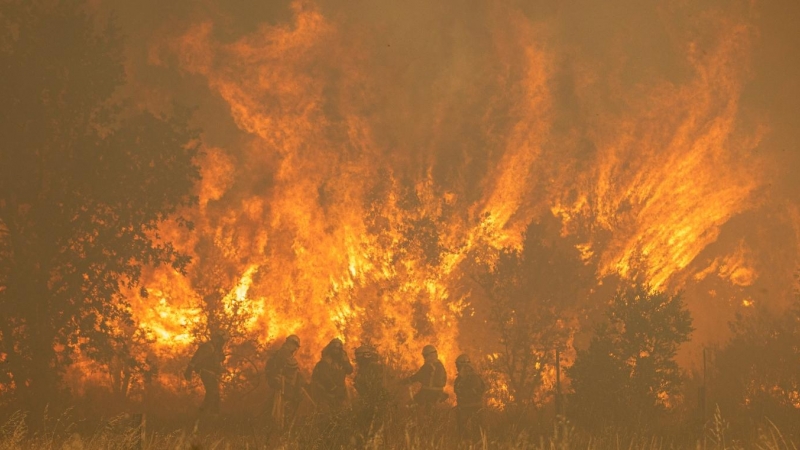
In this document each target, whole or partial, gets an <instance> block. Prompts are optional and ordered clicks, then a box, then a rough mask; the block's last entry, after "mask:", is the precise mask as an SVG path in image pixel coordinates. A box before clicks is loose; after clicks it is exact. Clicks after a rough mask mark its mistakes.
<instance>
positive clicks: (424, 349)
mask: <svg viewBox="0 0 800 450" xmlns="http://www.w3.org/2000/svg"><path fill="white" fill-rule="evenodd" d="M434 353H436V347H434V346H432V345H430V344H428V345H426V346H425V347H422V356H428V355H432V354H434Z"/></svg>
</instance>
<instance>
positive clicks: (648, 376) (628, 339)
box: [567, 283, 692, 425]
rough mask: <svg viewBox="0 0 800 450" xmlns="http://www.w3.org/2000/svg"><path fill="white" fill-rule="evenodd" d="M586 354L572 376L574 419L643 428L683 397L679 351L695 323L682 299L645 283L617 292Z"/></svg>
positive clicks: (589, 422) (573, 370)
mask: <svg viewBox="0 0 800 450" xmlns="http://www.w3.org/2000/svg"><path fill="white" fill-rule="evenodd" d="M606 319H607V320H606V322H603V323H601V324H600V325H598V327H597V329H596V331H595V336H594V338H593V339H592V341H591V343H590V344H589V348H588V349H587V350H581V351H579V352H578V356H577V358H576V360H575V364H574V365H573V366H572V367H570V368H569V369H568V370H567V374H568V375H569V377H570V379H571V382H572V387H573V389H574V395H573V396H572V399H571V400H570V407H571V413H572V417H573V418H574V419H576V420H577V421H579V422H584V423H585V424H586V425H601V424H606V425H607V424H613V423H616V424H622V423H639V424H642V423H643V422H646V421H647V420H649V419H652V418H654V417H655V416H656V415H657V414H658V413H659V412H661V411H665V410H667V409H669V408H670V406H672V405H673V404H674V402H675V401H676V399H677V396H678V395H679V386H680V381H681V376H680V370H679V368H678V364H677V363H676V362H675V354H676V352H677V350H678V347H679V346H680V345H681V344H682V343H684V342H686V341H688V339H689V335H690V334H691V332H692V319H691V316H690V315H689V311H687V310H686V309H685V307H684V304H683V300H682V298H681V295H680V294H675V295H670V294H667V293H665V292H657V291H652V290H651V288H650V287H649V286H647V285H646V284H643V283H635V284H634V285H632V286H628V287H625V288H622V289H620V290H618V291H617V294H616V295H615V296H614V298H613V300H612V301H611V304H610V306H609V308H608V310H607V313H606Z"/></svg>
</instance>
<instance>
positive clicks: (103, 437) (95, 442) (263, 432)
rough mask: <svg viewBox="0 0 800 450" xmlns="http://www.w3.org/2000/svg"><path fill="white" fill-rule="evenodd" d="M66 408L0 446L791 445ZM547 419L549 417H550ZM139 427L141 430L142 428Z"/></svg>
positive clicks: (406, 415)
mask: <svg viewBox="0 0 800 450" xmlns="http://www.w3.org/2000/svg"><path fill="white" fill-rule="evenodd" d="M72 416H73V415H72V414H71V413H70V411H66V412H64V413H62V414H61V415H60V416H58V417H55V418H49V417H47V415H46V414H45V420H43V421H41V425H39V426H38V427H37V429H36V430H35V431H34V430H33V428H32V427H29V422H30V421H29V420H28V416H27V415H26V414H25V413H22V412H17V413H15V414H13V415H11V416H10V417H9V418H8V419H7V420H6V422H5V423H4V424H3V425H2V427H1V428H0V450H5V449H24V450H27V449H30V450H94V449H98V450H99V449H112V450H113V449H125V450H129V449H141V450H160V449H171V450H184V449H185V450H199V449H204V450H205V449H209V450H212V449H214V450H223V449H225V450H227V449H266V448H269V449H281V450H294V449H307V448H320V449H325V448H333V449H338V448H343V449H350V448H364V449H375V450H377V449H397V450H417V449H474V450H477V449H481V450H484V449H499V450H506V449H508V450H510V449H534V450H567V449H587V450H590V449H623V450H636V449H641V450H662V449H685V448H693V449H702V450H727V449H730V450H740V449H742V450H744V449H763V450H778V449H780V450H788V449H797V447H796V446H795V444H794V443H793V442H792V441H791V440H790V439H788V438H787V437H785V436H784V434H783V433H782V432H781V431H780V430H779V429H778V428H777V427H776V426H775V425H774V424H772V423H771V422H769V421H768V420H765V421H764V422H763V424H762V426H761V427H759V428H758V430H756V431H755V433H753V434H752V435H751V437H750V438H749V440H748V441H747V442H743V441H741V440H737V439H735V438H734V437H733V436H734V433H732V431H733V430H732V429H731V426H730V425H729V423H728V422H727V421H726V420H725V418H724V417H723V416H722V414H721V413H720V412H719V409H717V411H716V413H715V414H714V416H713V417H712V418H711V419H710V420H709V421H708V423H706V425H705V427H703V429H702V431H698V432H697V433H696V434H695V435H694V436H692V435H690V434H686V433H680V432H678V433H675V434H673V435H661V434H656V433H653V432H650V433H648V432H643V431H641V430H634V429H624V428H620V429H616V430H604V431H598V432H593V433H589V432H585V431H582V430H579V429H577V428H576V427H575V426H573V425H571V424H570V423H568V422H567V421H562V422H560V423H557V424H555V425H553V424H552V423H551V424H550V425H549V426H548V427H544V428H541V427H539V426H537V425H536V424H525V425H524V426H521V425H520V424H519V423H517V424H514V423H512V422H511V421H507V420H503V417H501V416H499V415H497V414H495V415H494V416H493V417H490V418H489V420H486V422H487V423H490V422H492V424H490V425H489V430H488V431H487V432H481V433H479V434H477V435H476V436H475V437H474V438H473V439H472V440H463V439H460V438H459V437H458V436H457V434H456V432H455V424H454V418H453V415H452V414H451V410H447V409H440V410H436V411H434V412H432V413H430V414H429V415H425V416H423V417H420V416H419V415H418V414H417V413H416V411H415V410H411V409H402V410H395V411H391V412H389V413H388V414H387V416H386V418H385V420H384V421H383V422H382V424H375V423H372V424H371V425H366V422H363V421H362V423H358V421H357V420H356V418H355V417H356V416H355V415H354V414H352V413H351V412H349V411H348V412H345V413H341V414H336V415H327V416H321V415H316V416H309V417H306V418H303V419H301V420H299V421H297V422H295V423H294V425H293V426H291V429H289V430H284V431H279V430H276V429H271V428H270V427H269V426H268V424H260V423H259V422H260V420H259V419H258V418H244V417H242V418H236V417H231V416H221V417H206V418H199V419H196V420H193V421H192V422H189V421H187V422H186V423H183V424H175V423H172V424H170V425H165V424H163V423H159V424H154V423H152V422H153V421H152V420H151V423H149V424H147V425H146V426H145V425H141V424H140V420H139V419H138V418H134V417H132V416H129V415H118V416H115V417H113V418H109V419H105V420H95V421H91V422H89V421H82V420H76V419H71V417H72ZM551 422H552V421H551ZM145 428H146V429H145Z"/></svg>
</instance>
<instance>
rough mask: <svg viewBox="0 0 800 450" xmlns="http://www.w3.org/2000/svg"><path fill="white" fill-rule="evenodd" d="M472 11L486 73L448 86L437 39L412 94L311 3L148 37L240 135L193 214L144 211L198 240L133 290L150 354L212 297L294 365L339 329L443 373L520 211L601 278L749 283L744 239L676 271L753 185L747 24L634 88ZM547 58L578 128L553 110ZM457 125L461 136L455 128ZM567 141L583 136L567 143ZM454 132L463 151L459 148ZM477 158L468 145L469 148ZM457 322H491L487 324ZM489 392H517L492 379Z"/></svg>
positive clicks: (540, 32)
mask: <svg viewBox="0 0 800 450" xmlns="http://www.w3.org/2000/svg"><path fill="white" fill-rule="evenodd" d="M488 10H489V11H490V13H491V14H490V15H491V17H490V18H489V19H487V21H488V23H489V25H487V27H488V31H487V36H489V39H488V41H489V42H488V43H487V44H486V45H487V48H489V49H490V51H487V54H489V56H483V57H481V58H482V59H481V58H477V57H476V61H477V62H472V63H473V64H474V65H475V66H478V67H480V68H481V69H482V70H484V71H485V72H486V73H487V74H482V75H475V77H476V78H475V79H476V80H477V81H475V82H474V84H476V86H477V87H475V86H471V85H470V86H469V87H464V86H463V85H464V84H469V83H467V82H466V81H463V80H460V78H459V77H460V76H463V75H462V74H461V72H458V70H457V69H460V68H461V66H459V64H464V65H466V66H467V67H471V66H469V65H468V62H469V61H468V62H464V61H460V60H459V59H458V58H456V57H454V59H455V60H456V61H454V62H450V61H448V62H446V63H448V64H450V63H452V64H453V66H454V67H453V68H449V66H448V70H444V71H443V72H447V73H446V74H445V75H440V76H438V77H434V78H436V79H435V80H434V82H433V83H429V82H428V80H427V79H425V81H426V83H425V89H428V88H430V89H431V92H432V93H430V94H428V95H429V97H430V98H428V97H424V100H418V99H416V97H414V94H413V91H414V89H415V88H416V89H421V88H420V87H419V85H418V84H419V83H420V82H419V80H418V79H417V78H415V76H416V72H415V71H424V70H426V69H427V68H426V67H421V66H424V65H425V64H423V63H416V62H415V59H414V58H408V60H406V59H404V58H406V57H407V55H405V56H403V57H398V56H395V55H394V54H393V53H389V52H393V51H395V50H392V49H390V48H389V47H387V48H384V45H383V43H381V44H380V47H378V46H377V44H374V42H371V41H372V39H371V38H369V37H365V36H364V34H362V30H358V32H353V30H351V29H349V28H348V27H349V26H350V25H348V23H346V21H340V20H337V18H336V17H327V16H326V15H325V14H324V12H323V10H322V9H321V8H319V7H317V6H316V5H315V4H314V2H311V1H294V2H293V3H292V12H293V19H292V20H291V22H290V23H285V24H278V25H267V24H262V25H260V26H259V27H258V28H257V29H255V30H254V31H252V32H250V33H249V34H247V35H244V36H241V37H239V38H237V39H235V40H231V41H224V40H222V39H220V38H218V37H217V35H216V34H215V26H216V25H215V23H214V22H213V21H211V20H205V21H202V22H200V23H194V24H192V25H191V26H189V27H187V28H184V29H182V31H181V33H180V34H179V36H177V37H173V38H172V39H171V40H166V41H165V42H158V43H157V44H155V45H153V47H152V48H150V49H149V52H148V62H149V63H151V64H153V65H160V66H162V67H168V66H169V64H171V63H169V61H171V60H176V61H177V63H175V64H177V66H178V69H179V71H180V73H181V74H182V75H184V76H185V77H186V78H187V79H189V80H192V81H197V80H200V83H202V85H203V86H204V87H205V88H207V89H208V91H209V92H210V93H211V95H212V96H213V97H214V99H215V100H217V101H219V102H220V103H221V104H222V105H224V108H225V110H224V111H216V112H217V113H218V114H219V115H220V116H223V115H224V116H225V118H224V119H225V120H226V121H229V122H231V125H230V126H231V128H235V132H236V133H238V134H236V136H235V139H231V141H232V142H235V144H220V143H219V142H216V141H214V140H213V139H212V138H209V137H204V139H206V140H207V142H206V144H205V147H204V154H203V156H202V158H201V160H200V161H199V164H200V165H201V173H202V176H203V178H202V181H201V182H200V183H199V185H198V187H197V192H196V193H197V195H198V198H199V205H198V207H197V208H196V209H194V210H191V211H185V212H182V213H184V214H185V215H186V216H187V217H189V218H190V219H191V220H192V221H193V223H194V224H195V226H196V228H195V229H194V230H193V231H191V232H189V231H187V230H186V229H184V228H180V227H177V226H173V225H167V226H165V227H164V229H163V230H161V233H162V235H163V236H164V237H166V238H169V239H170V240H171V241H173V242H175V244H176V246H177V247H178V248H179V249H180V250H181V251H183V252H185V253H187V254H188V255H191V256H192V258H193V262H192V265H191V266H190V267H189V269H188V270H189V273H188V275H187V276H183V275H181V274H179V273H176V272H175V271H174V270H172V269H169V268H156V269H151V270H149V271H148V272H147V273H145V274H144V276H143V284H144V286H145V287H146V289H147V294H148V295H147V296H146V297H144V296H142V295H141V294H140V293H139V292H128V293H127V294H128V297H129V298H130V300H131V307H132V312H133V316H134V318H135V321H136V326H137V327H138V329H139V330H140V331H141V332H142V333H143V334H144V336H146V338H147V341H148V345H149V346H150V347H152V348H151V350H152V352H153V353H154V354H155V355H156V356H158V357H159V358H161V359H162V360H169V359H170V358H172V359H176V358H177V359H180V358H185V357H186V356H187V354H188V352H189V351H190V350H191V349H192V348H194V346H195V344H196V340H197V339H198V338H202V336H204V335H205V334H206V332H207V328H208V327H209V322H210V321H212V316H213V317H214V319H215V320H218V322H219V324H221V325H219V326H220V327H222V328H228V329H229V331H232V334H233V335H234V337H235V339H237V342H239V341H250V342H254V343H257V344H258V345H259V348H262V349H263V348H269V347H270V346H271V345H273V344H274V343H275V342H276V341H280V340H281V339H283V338H284V337H285V336H286V335H288V334H297V335H299V336H300V338H301V341H302V347H301V351H300V352H299V360H300V363H301V365H302V366H303V368H304V369H305V370H307V371H309V370H310V368H311V367H312V365H313V363H314V362H315V361H316V359H317V357H318V353H319V350H320V349H321V348H322V347H323V346H324V345H325V344H326V343H327V342H328V341H329V340H330V339H332V338H333V337H339V338H341V339H342V340H343V341H344V342H345V345H346V347H347V348H348V349H349V350H352V349H354V348H355V347H357V346H358V345H359V344H360V343H362V342H364V341H370V342H371V343H372V344H374V345H376V346H377V347H378V348H379V350H380V351H381V352H382V354H384V355H386V356H387V358H391V362H392V363H393V366H395V367H398V368H400V369H401V370H402V371H411V370H412V369H413V368H414V367H416V366H417V365H418V364H419V363H420V360H421V356H420V351H421V349H422V347H423V346H424V345H426V344H429V343H432V344H435V345H436V346H437V347H438V349H439V354H440V356H441V358H442V360H443V361H444V362H445V363H446V365H447V369H448V373H449V374H450V375H451V378H452V377H453V376H454V374H455V367H454V360H455V358H456V356H457V355H458V354H459V353H460V352H462V351H467V352H471V351H473V349H470V348H462V346H463V344H462V342H464V339H463V338H464V336H463V334H467V333H466V332H465V330H462V329H461V328H460V324H461V321H462V318H463V316H464V315H466V314H476V312H475V310H474V309H472V307H473V306H475V303H476V302H480V301H487V300H486V299H484V298H482V297H480V294H479V293H476V292H474V291H473V288H472V284H470V283H471V279H470V275H471V273H470V269H471V267H473V266H474V265H475V264H476V262H477V263H480V264H491V263H492V262H493V260H494V259H493V258H496V254H497V251H498V250H503V249H515V250H520V249H522V245H523V243H524V233H525V230H526V228H527V227H528V225H530V224H531V223H533V222H536V221H537V220H539V219H541V218H543V217H545V216H546V215H547V216H550V217H552V216H555V217H557V218H558V219H559V220H560V224H561V225H562V228H561V237H562V238H567V237H570V238H577V241H576V242H580V244H578V245H577V246H576V249H577V251H578V254H579V257H580V259H581V260H582V261H583V263H584V264H586V265H596V267H597V270H598V273H597V278H598V280H600V279H602V278H603V277H605V276H607V275H613V274H617V275H620V276H621V277H622V278H629V277H633V276H634V275H637V273H636V272H637V270H643V273H644V275H645V277H646V278H647V280H648V281H649V282H650V283H651V285H652V286H653V288H654V289H672V288H676V287H680V283H682V282H684V281H685V280H694V281H699V280H702V279H704V278H705V277H707V276H709V275H712V274H713V275H717V276H719V278H720V279H721V280H723V281H724V282H725V283H728V284H730V285H733V286H737V287H746V286H751V285H753V283H754V282H755V281H756V280H758V277H759V273H758V271H757V269H756V266H754V265H753V264H752V262H751V259H752V258H751V254H750V253H751V250H750V249H749V248H748V247H747V245H746V244H745V243H744V242H741V243H740V245H739V246H738V248H736V249H734V250H733V251H730V252H729V253H730V254H726V255H725V254H724V255H719V256H716V257H715V258H710V259H709V260H710V261H712V263H711V264H710V265H708V266H705V265H704V266H703V267H704V268H702V269H692V270H694V272H692V273H687V272H686V271H687V270H688V269H689V268H690V267H691V264H692V262H695V261H696V258H697V257H698V255H700V253H701V252H702V251H703V250H704V249H706V248H708V246H709V245H710V244H712V243H714V242H715V241H716V240H717V238H718V236H719V235H720V229H721V227H722V226H723V225H724V224H725V223H726V222H728V221H729V220H730V219H731V218H733V217H735V216H736V215H738V214H740V213H742V212H743V211H746V210H747V209H748V208H750V207H751V206H752V205H753V204H754V203H755V201H754V193H755V192H756V190H757V189H758V188H759V187H761V186H762V184H763V182H764V180H763V177H764V175H763V171H762V170H761V167H760V161H759V160H758V159H757V158H756V157H755V156H754V155H753V150H754V149H756V148H757V147H758V145H759V143H760V141H761V138H762V137H763V135H764V134H765V132H766V129H764V128H763V127H759V126H756V127H748V129H750V128H755V131H752V132H743V131H742V127H741V126H740V123H739V122H740V121H742V120H743V119H742V114H741V111H740V97H741V96H742V91H743V86H744V83H745V81H746V79H747V55H748V53H749V46H750V40H751V35H752V33H753V31H752V30H750V28H749V26H748V25H747V24H744V23H739V22H735V21H725V20H721V19H720V20H719V21H714V22H713V23H714V24H716V25H715V26H716V28H715V29H714V30H713V31H714V33H715V34H716V37H715V38H714V39H713V40H712V41H713V42H712V43H711V44H709V45H708V46H706V47H704V49H701V48H700V47H699V44H698V43H697V42H695V41H694V40H689V42H686V43H685V48H683V52H684V54H685V60H684V61H683V64H684V65H685V66H686V68H687V75H686V76H685V77H684V78H682V79H680V80H668V79H660V78H657V79H653V80H649V81H648V82H646V83H645V82H642V83H641V84H638V85H636V86H633V87H630V86H625V85H624V84H623V83H622V82H621V81H620V80H618V79H616V78H617V77H619V74H618V71H619V69H616V68H615V69H613V70H611V71H610V73H607V72H608V71H607V70H604V69H603V68H600V67H593V66H592V64H590V63H576V64H575V65H574V66H569V68H568V69H565V68H564V67H562V65H563V64H564V63H563V62H562V60H564V59H568V58H567V57H566V56H565V55H564V54H563V52H564V50H563V49H561V48H559V47H557V46H556V45H555V44H554V43H553V42H552V41H553V40H552V36H550V34H549V33H550V31H549V29H548V26H547V24H546V23H535V22H533V21H531V20H528V19H526V18H524V17H523V14H521V13H520V12H519V11H516V10H513V9H508V8H505V7H502V6H499V5H495V6H493V7H491V8H488ZM376 27H377V26H376ZM378 28H379V27H378ZM363 33H366V34H368V32H367V31H363ZM454 33H455V32H454ZM678 40H679V39H678ZM396 51H397V52H398V53H400V52H402V50H396ZM409 53H413V52H411V51H409ZM394 58H397V59H394ZM463 58H464V59H465V60H469V58H468V57H467V56H464V57H463ZM387 61H389V62H388V63H387ZM443 64H445V63H443ZM620 64H622V62H620ZM418 65H419V67H418ZM450 69H452V70H450ZM451 71H452V72H453V73H450V72H451ZM463 71H464V72H468V70H466V69H464V70H463ZM559 71H560V72H559ZM564 71H569V72H570V73H569V77H571V79H573V80H572V81H574V84H575V86H574V92H571V93H570V95H574V97H575V99H574V101H575V102H576V103H577V104H578V105H579V106H578V107H576V108H575V109H577V110H578V112H577V113H576V115H577V116H580V122H579V123H578V124H577V125H575V124H570V125H563V124H562V123H561V122H564V121H565V119H564V118H563V117H560V114H561V111H560V110H559V108H563V106H562V105H560V104H559V101H560V100H559V98H558V91H557V89H561V86H560V84H559V83H557V80H556V77H557V76H564V74H563V73H561V72H564ZM383 78H386V79H388V80H384V79H383ZM430 84H433V87H432V88H431V87H430V86H429V85H430ZM484 91H486V92H490V94H485V93H484ZM426 92H427V91H426ZM476 92H478V93H476ZM420 96H422V94H420ZM484 97H489V98H488V99H487V98H484ZM608 97H611V98H608ZM414 101H419V103H420V104H422V105H424V107H423V108H420V107H418V106H419V105H418V104H417V103H414ZM385 104H389V105H391V107H387V106H385ZM426 108H427V109H426ZM420 110H423V111H420ZM476 110H478V111H477V112H476ZM418 116H419V117H418ZM462 116H463V117H462ZM566 121H567V122H568V120H566ZM450 122H455V123H457V125H449V123H450ZM559 127H561V128H564V127H572V128H570V129H569V130H568V131H566V132H564V131H559ZM465 131H469V132H472V133H474V134H475V135H477V136H478V137H477V138H474V139H473V140H472V141H470V140H469V139H467V138H466V137H464V139H463V141H464V142H463V143H462V142H461V141H460V140H459V138H460V136H459V135H458V133H465ZM465 134H466V133H465ZM453 135H455V137H454V136H453ZM579 141H585V142H586V143H587V146H588V147H591V149H592V151H591V152H590V153H591V154H590V155H589V156H581V157H580V158H578V157H574V156H571V153H570V152H571V151H574V147H577V144H576V142H579ZM454 142H457V144H454ZM225 145H230V147H225ZM461 145H463V146H464V147H465V148H466V147H468V146H472V147H475V148H477V149H478V150H475V149H474V148H472V147H470V149H469V150H470V151H466V150H465V151H463V153H458V151H460V149H459V148H458V147H459V146H461ZM453 148H455V149H453ZM450 152H452V153H450ZM477 154H480V155H482V156H485V159H486V160H485V161H479V162H475V161H473V160H474V159H475V158H474V155H477ZM452 155H455V156H452ZM445 156H447V157H445ZM581 158H583V159H586V160H588V163H587V161H582V160H581V161H576V160H578V159H581ZM579 163H581V164H579ZM470 164H473V165H470ZM476 167H477V168H476ZM442 173H444V175H442ZM475 173H478V175H475ZM798 223H800V221H798ZM798 230H800V225H798ZM798 235H800V232H798ZM726 251H729V250H726ZM593 267H594V266H593ZM215 302H217V303H215ZM209 304H214V305H215V307H216V308H217V309H215V310H214V311H213V314H211V313H210V312H209V309H210V307H209ZM752 304H753V303H752V300H751V299H749V298H748V299H744V300H742V305H744V306H752ZM214 315H216V316H214ZM571 320H572V321H571V322H570V323H571V325H570V326H573V327H577V326H578V322H579V321H578V319H571ZM572 333H574V330H572ZM469 334H474V335H477V336H480V337H485V340H486V341H487V342H493V340H496V336H494V334H492V332H491V330H488V327H487V329H480V330H469ZM566 344H567V349H566V350H564V351H563V353H562V361H561V363H562V365H563V366H569V365H570V364H571V363H572V361H573V360H574V358H575V349H574V348H572V335H570V337H569V339H568V342H567V343H566ZM474 358H475V360H484V361H486V360H492V359H493V358H494V359H496V358H497V355H496V353H494V350H493V351H492V353H490V354H488V355H474ZM543 360H544V361H549V360H548V359H547V358H545V357H543ZM539 368H541V369H542V371H543V379H542V383H541V388H540V389H539V391H537V393H536V395H537V400H538V401H546V400H547V396H548V395H550V394H551V393H552V390H553V389H554V386H555V373H556V372H555V368H554V367H553V366H552V363H547V364H544V365H543V366H541V367H539ZM173 375H174V374H173ZM162 376H163V377H165V378H167V377H169V375H163V374H162ZM165 382H166V381H165ZM169 383H173V384H174V383H175V380H174V379H173V380H171V381H169ZM491 389H492V392H493V395H495V397H496V398H500V399H509V398H510V396H511V394H510V393H509V388H508V386H507V380H504V379H503V378H502V376H499V377H498V378H497V379H496V380H495V381H493V384H492V386H491ZM661 400H662V401H663V402H664V403H665V404H670V402H672V399H669V398H661ZM502 404H503V403H502V401H496V402H495V403H494V406H497V407H502Z"/></svg>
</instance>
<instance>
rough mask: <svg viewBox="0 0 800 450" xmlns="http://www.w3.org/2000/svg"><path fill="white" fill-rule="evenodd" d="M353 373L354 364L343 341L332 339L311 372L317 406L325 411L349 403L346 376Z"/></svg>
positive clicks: (339, 407) (333, 409)
mask: <svg viewBox="0 0 800 450" xmlns="http://www.w3.org/2000/svg"><path fill="white" fill-rule="evenodd" d="M351 373H353V365H352V364H350V358H348V356H347V352H346V351H345V350H344V346H343V345H342V341H341V340H339V339H338V338H337V339H333V340H331V341H330V342H329V343H328V345H326V346H325V348H324V349H322V358H321V359H320V360H319V362H318V363H317V365H316V366H314V371H313V372H312V374H311V385H312V392H313V393H314V398H315V399H316V403H317V407H318V408H320V409H321V410H323V411H335V410H338V409H341V408H342V407H343V406H345V404H346V403H347V387H346V386H345V378H346V377H347V375H350V374H351Z"/></svg>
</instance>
